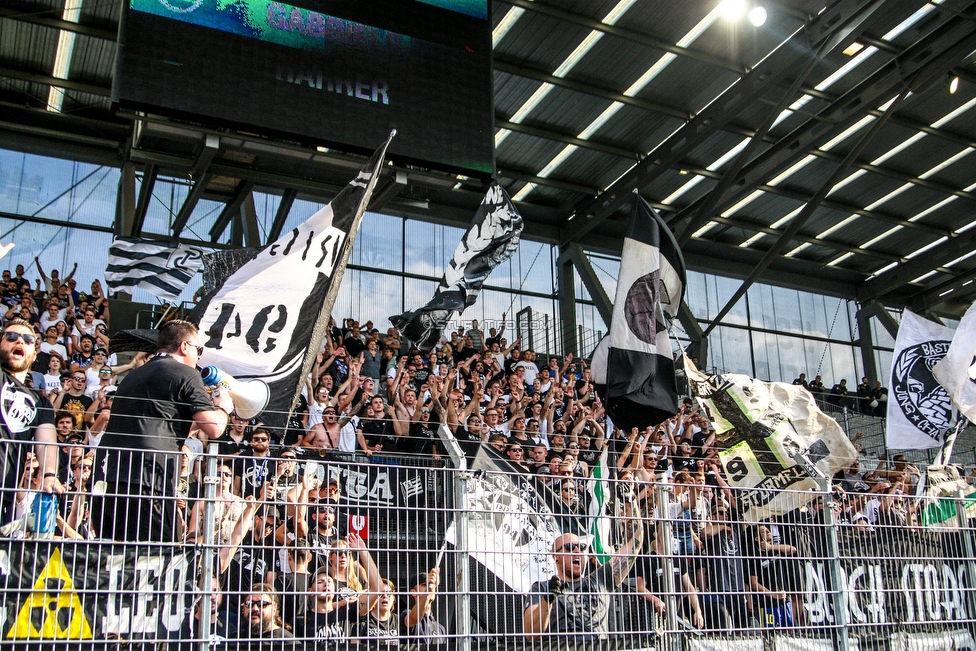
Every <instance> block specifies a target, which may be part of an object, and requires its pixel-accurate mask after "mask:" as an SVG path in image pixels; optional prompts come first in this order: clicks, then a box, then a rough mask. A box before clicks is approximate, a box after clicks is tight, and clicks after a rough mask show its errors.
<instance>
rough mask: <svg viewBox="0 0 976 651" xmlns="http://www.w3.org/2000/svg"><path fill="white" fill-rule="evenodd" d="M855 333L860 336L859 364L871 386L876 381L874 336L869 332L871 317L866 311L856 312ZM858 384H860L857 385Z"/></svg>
mask: <svg viewBox="0 0 976 651" xmlns="http://www.w3.org/2000/svg"><path fill="white" fill-rule="evenodd" d="M856 318H857V331H858V333H859V334H860V337H859V344H860V346H861V364H862V368H863V370H864V375H866V376H867V378H868V382H869V383H870V385H871V386H874V383H875V382H876V381H877V380H878V365H877V363H876V362H875V361H874V334H873V333H872V332H871V315H870V314H868V313H867V311H866V310H858V311H857V315H856ZM859 384H860V383H859Z"/></svg>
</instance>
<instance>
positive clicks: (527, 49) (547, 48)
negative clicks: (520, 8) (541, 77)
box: [494, 11, 591, 73]
mask: <svg viewBox="0 0 976 651" xmlns="http://www.w3.org/2000/svg"><path fill="white" fill-rule="evenodd" d="M590 31H591V30H589V29H588V28H586V27H582V26H580V25H575V24H572V23H567V22H565V21H562V20H558V19H556V18H551V17H549V16H546V15H543V14H540V13H536V12H533V11H526V12H525V13H524V14H522V17H521V18H519V20H518V21H517V22H516V23H515V25H513V26H512V29H511V30H510V31H509V32H508V34H506V35H505V38H503V39H502V40H501V42H499V43H498V44H497V45H496V46H495V47H494V51H495V53H496V54H500V55H503V56H505V57H508V58H514V59H518V60H519V61H526V62H529V63H531V64H532V65H533V66H534V67H537V68H542V69H543V70H546V71H547V72H550V73H551V72H553V71H555V70H556V68H558V67H559V65H560V64H561V63H562V62H563V61H565V60H566V57H568V56H569V55H570V54H571V53H572V52H573V50H575V49H576V47H577V46H578V45H579V44H580V43H581V42H582V41H583V39H584V38H586V36H587V35H588V34H589V33H590Z"/></svg>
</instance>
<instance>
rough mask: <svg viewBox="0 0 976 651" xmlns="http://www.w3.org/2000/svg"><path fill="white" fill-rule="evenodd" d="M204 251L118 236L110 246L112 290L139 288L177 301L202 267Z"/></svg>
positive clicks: (109, 281)
mask: <svg viewBox="0 0 976 651" xmlns="http://www.w3.org/2000/svg"><path fill="white" fill-rule="evenodd" d="M203 254H204V251H203V249H201V248H200V247H197V246H189V245H186V244H174V243H172V242H157V241H153V240H147V239H141V238H131V237H118V238H116V239H115V241H114V242H112V246H110V247H109V249H108V267H107V268H106V269H105V282H106V284H107V285H108V288H109V289H110V290H111V291H115V292H117V291H125V290H127V289H132V288H136V287H138V288H139V289H144V290H145V291H147V292H149V293H150V294H152V295H153V296H158V297H160V298H163V299H166V300H168V301H173V300H176V298H177V297H178V296H179V295H180V293H181V292H182V291H183V288H184V287H186V284H187V283H188V282H190V279H191V278H193V274H195V273H196V272H197V270H198V269H199V268H200V265H201V264H202V262H203Z"/></svg>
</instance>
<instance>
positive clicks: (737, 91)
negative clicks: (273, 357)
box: [0, 0, 976, 321]
mask: <svg viewBox="0 0 976 651" xmlns="http://www.w3.org/2000/svg"><path fill="white" fill-rule="evenodd" d="M67 4H68V7H67V8H66V7H65V4H64V3H63V1H61V0H8V1H7V2H5V3H4V5H3V7H0V106H2V107H3V115H4V117H3V118H2V119H0V138H2V141H3V143H4V144H3V146H4V147H7V148H13V149H20V150H24V151H31V152H36V153H42V154H49V155H55V156H61V157H71V158H74V159H78V160H88V161H92V162H99V163H103V164H104V163H108V164H112V165H116V166H120V167H122V169H123V183H122V184H121V185H122V187H121V189H120V200H119V205H120V209H119V215H118V216H117V219H116V220H115V224H116V226H115V227H116V232H118V233H120V234H127V235H138V234H139V233H141V229H142V223H143V220H144V218H145V212H146V207H147V205H148V201H149V197H150V193H151V190H152V187H153V183H154V182H155V180H156V179H157V178H158V177H160V176H172V177H177V178H183V179H190V180H191V182H192V184H193V187H192V190H191V191H190V192H189V193H188V197H187V199H186V201H185V203H184V204H183V206H182V207H181V209H180V211H179V213H178V214H177V215H176V218H175V223H174V224H173V232H172V233H170V234H168V235H169V236H171V237H175V238H178V237H181V236H182V235H183V234H182V229H183V226H184V225H185V224H186V220H187V218H188V217H189V215H190V213H192V211H193V208H194V206H195V205H196V203H197V202H198V201H199V200H200V199H201V198H204V197H206V198H208V199H218V200H220V201H224V202H226V205H227V207H226V209H225V210H224V211H222V213H221V214H220V216H219V217H218V218H217V219H216V221H215V223H214V226H213V229H212V230H211V237H212V239H213V241H215V242H216V241H217V239H218V237H220V236H221V234H222V233H223V232H224V230H225V229H226V228H228V225H229V224H230V222H231V220H232V219H233V218H234V216H235V215H236V214H239V213H240V210H241V206H242V205H243V203H244V200H245V198H246V197H247V195H248V193H250V192H252V191H254V190H256V189H258V190H263V191H270V192H275V193H278V194H281V195H282V197H283V200H282V201H281V208H280V209H279V211H278V215H277V216H276V220H275V224H276V226H278V232H280V228H281V225H282V224H283V223H284V219H285V217H287V213H288V209H289V207H290V206H291V204H292V202H293V201H294V200H295V198H296V197H299V196H309V197H316V198H322V197H327V196H329V195H331V194H333V193H334V192H336V191H337V189H338V188H339V187H340V186H341V184H343V183H344V182H345V181H346V180H348V178H349V175H350V171H351V170H354V169H357V168H358V167H359V166H360V164H361V161H362V159H361V158H360V157H358V156H353V155H345V154H341V153H338V152H335V151H328V150H322V149H321V148H318V149H317V148H316V147H314V146H308V145H307V144H306V145H302V144H297V143H288V142H282V141H274V140H270V139H267V138H262V137H260V136H257V135H254V134H250V133H244V132H241V131H234V130H229V129H213V128H207V127H204V126H201V125H196V124H192V123H187V122H177V121H174V120H170V119H166V118H163V117H159V116H153V115H146V114H135V113H124V112H123V113H118V112H113V111H112V106H111V100H110V90H111V84H112V75H113V62H114V57H115V53H116V49H117V29H118V21H119V16H120V2H118V1H113V2H105V1H104V0H102V1H98V0H68V3H67ZM760 5H761V6H760ZM491 16H492V21H493V26H494V31H493V35H492V36H493V51H494V98H493V101H494V114H495V126H496V133H495V149H496V165H497V178H498V179H499V180H500V181H501V182H502V183H503V185H504V186H505V187H506V188H507V189H508V191H509V193H510V194H511V195H512V196H513V198H514V199H515V200H516V201H517V202H518V205H519V207H520V210H521V211H522V213H523V216H524V217H525V218H526V222H527V227H526V235H527V236H529V237H533V238H538V239H542V240H546V241H550V242H554V243H557V244H559V245H560V246H561V247H562V251H563V256H564V258H566V259H572V260H573V261H574V263H576V264H577V266H581V267H584V268H585V257H584V256H581V255H580V254H581V252H582V251H584V250H592V251H598V252H610V253H613V252H619V250H620V245H621V241H622V235H623V233H624V231H625V228H626V225H627V221H628V216H629V205H630V204H629V198H630V196H631V194H632V192H634V191H635V190H636V191H638V192H639V193H640V194H641V195H642V196H643V197H644V198H645V199H647V200H648V201H649V202H651V204H652V205H654V206H655V207H656V208H657V209H658V210H659V211H660V212H661V214H662V216H663V217H664V219H665V220H666V221H667V222H668V224H669V225H670V226H671V228H672V229H673V230H674V231H675V233H676V234H677V236H678V238H679V241H680V242H681V244H682V247H683V250H684V252H685V256H686V259H687V262H688V265H689V267H690V268H692V269H698V270H701V271H708V272H714V273H720V274H723V275H731V276H734V277H739V278H742V279H744V281H745V283H744V284H743V289H742V290H741V291H745V288H746V283H749V282H753V281H757V280H758V281H762V282H766V283H771V284H775V285H781V286H788V287H794V288H799V289H804V290H808V291H814V292H818V293H823V294H829V295H834V296H840V297H843V298H847V299H851V300H856V301H858V302H859V303H861V304H862V305H868V304H872V301H878V303H875V305H881V304H883V305H887V306H893V307H902V306H909V307H911V308H913V309H915V310H916V311H920V312H928V313H931V314H941V315H947V316H954V315H958V314H960V313H961V310H963V309H964V308H965V307H966V306H967V305H968V304H969V303H970V302H971V301H972V297H973V294H974V293H976V74H974V71H973V62H974V56H976V55H974V51H976V2H967V1H963V0H932V1H930V2H925V1H924V0H838V1H830V2H827V3H826V5H825V2H824V0H778V1H777V2H772V1H769V2H766V1H765V0H762V1H761V2H760V0H751V1H750V0H724V1H723V2H721V3H720V2H719V1H718V0H682V1H681V2H660V1H657V0H536V1H533V0H506V1H504V2H502V1H494V2H492V3H491ZM763 21H764V22H763ZM760 22H761V23H762V24H760V25H758V26H757V25H756V24H753V23H760ZM953 80H954V83H953V84H952V85H953V87H954V88H953V89H952V90H953V92H950V88H949V86H950V83H949V82H950V81H953ZM137 176H139V177H141V179H142V182H141V184H140V185H139V186H138V187H139V189H138V191H137V190H136V187H137V186H136V184H135V178H136V177H137ZM127 181H129V182H127ZM484 183H485V181H484V179H472V178H467V177H459V176H457V175H452V174H447V173H444V172H439V171H436V170H426V169H419V168H416V167H408V166H400V167H392V168H390V170H389V171H388V173H387V176H386V178H384V180H383V181H382V182H381V184H380V186H379V187H378V190H377V197H376V200H375V202H374V204H373V206H372V208H373V209H382V210H384V211H387V212H392V213H394V214H409V215H412V216H415V217H419V218H426V219H430V220H432V221H441V222H447V223H453V224H462V223H467V222H468V221H469V220H470V217H471V214H472V212H473V210H474V208H475V206H476V205H477V204H478V202H479V201H480V198H481V195H482V193H483V189H484ZM271 235H274V228H272V229H271ZM254 237H255V236H254V233H253V231H252V232H250V238H248V237H247V231H246V232H245V240H244V242H243V243H245V244H255V243H260V242H255V241H254ZM580 258H583V260H580ZM584 271H585V269H584ZM584 275H585V274H584ZM584 280H585V278H584ZM730 305H731V303H730ZM718 320H720V318H719V319H716V321H718Z"/></svg>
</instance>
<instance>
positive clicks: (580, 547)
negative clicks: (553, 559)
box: [559, 543, 586, 552]
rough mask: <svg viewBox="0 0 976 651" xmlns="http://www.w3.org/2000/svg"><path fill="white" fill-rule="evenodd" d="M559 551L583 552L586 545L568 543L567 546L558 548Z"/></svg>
mask: <svg viewBox="0 0 976 651" xmlns="http://www.w3.org/2000/svg"><path fill="white" fill-rule="evenodd" d="M559 551H561V552H562V551H567V552H585V551H586V545H584V544H583V543H569V544H568V545H563V546H562V547H560V548H559Z"/></svg>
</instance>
